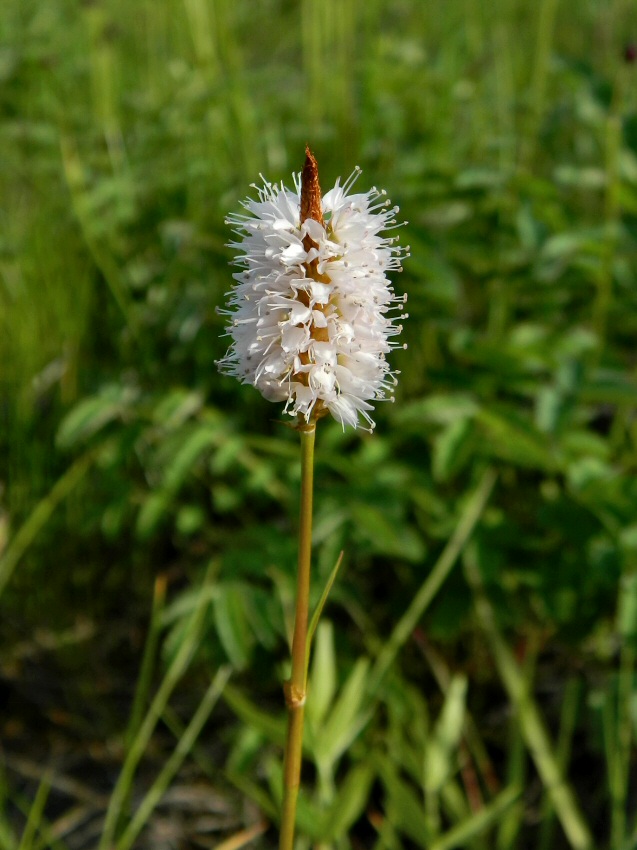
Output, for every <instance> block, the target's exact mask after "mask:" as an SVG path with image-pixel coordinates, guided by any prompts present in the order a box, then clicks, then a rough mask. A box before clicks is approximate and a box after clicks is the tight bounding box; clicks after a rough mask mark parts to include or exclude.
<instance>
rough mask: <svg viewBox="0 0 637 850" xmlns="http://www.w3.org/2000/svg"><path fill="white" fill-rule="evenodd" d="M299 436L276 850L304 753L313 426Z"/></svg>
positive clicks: (290, 821) (290, 818)
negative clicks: (298, 489) (293, 596)
mask: <svg viewBox="0 0 637 850" xmlns="http://www.w3.org/2000/svg"><path fill="white" fill-rule="evenodd" d="M299 433H300V435H301V516H300V523H299V559H298V567H297V577H296V614H295V618H294V635H293V638H292V675H291V676H290V680H289V682H287V683H286V688H285V700H286V703H287V707H288V734H287V740H286V744H285V760H284V765H283V809H282V813H281V836H280V840H279V850H293V847H294V824H295V820H296V800H297V797H298V794H299V785H300V781H301V756H302V752H303V716H304V711H305V689H306V682H307V660H306V659H307V628H308V620H309V608H310V563H311V557H312V495H313V490H314V438H315V436H316V423H315V422H311V423H309V424H308V425H306V426H304V427H303V428H302V429H301V430H300V431H299Z"/></svg>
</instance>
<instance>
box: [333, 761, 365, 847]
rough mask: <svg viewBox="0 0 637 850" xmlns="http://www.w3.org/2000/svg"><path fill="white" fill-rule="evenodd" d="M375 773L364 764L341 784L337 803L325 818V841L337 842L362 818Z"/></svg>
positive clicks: (354, 769) (355, 769)
mask: <svg viewBox="0 0 637 850" xmlns="http://www.w3.org/2000/svg"><path fill="white" fill-rule="evenodd" d="M374 774H375V771H374V769H373V768H372V766H371V765H370V764H368V763H367V762H363V763H362V764H357V765H356V766H355V767H353V768H352V769H351V770H350V772H349V773H348V774H347V776H346V777H345V778H344V779H343V780H341V782H340V783H339V788H338V794H337V797H336V802H335V803H334V805H333V806H331V808H330V809H329V811H328V812H327V813H326V816H324V818H323V822H324V823H325V827H326V828H324V833H323V835H322V836H321V838H322V839H323V840H324V841H335V840H336V839H338V838H342V837H343V836H344V835H346V834H347V831H348V830H349V829H350V827H351V826H352V825H353V824H354V823H355V822H356V821H357V820H358V819H359V818H360V816H361V815H362V813H363V812H364V810H365V806H366V805H367V801H368V796H369V789H370V787H371V784H372V781H373V779H374Z"/></svg>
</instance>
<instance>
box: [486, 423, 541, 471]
mask: <svg viewBox="0 0 637 850" xmlns="http://www.w3.org/2000/svg"><path fill="white" fill-rule="evenodd" d="M476 419H477V421H478V422H479V423H480V426H481V428H482V430H483V431H484V434H485V436H486V438H487V440H486V443H485V444H484V448H485V449H486V450H487V451H488V452H489V454H492V455H495V456H496V457H500V458H502V459H503V460H507V461H510V462H513V463H516V464H518V465H520V466H523V467H527V468H531V469H537V468H539V469H544V470H547V471H552V470H554V469H555V467H556V459H555V456H554V453H553V451H552V450H551V448H550V443H549V442H548V440H547V439H546V438H544V437H543V435H541V434H540V432H539V431H536V430H535V429H533V428H532V427H531V426H529V425H528V424H527V423H523V422H522V421H520V420H519V419H518V418H517V417H516V418H514V417H513V416H511V415H505V414H502V413H496V412H495V411H492V410H487V409H483V410H481V411H480V412H479V413H478V414H477V417H476Z"/></svg>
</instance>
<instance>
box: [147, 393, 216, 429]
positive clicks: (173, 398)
mask: <svg viewBox="0 0 637 850" xmlns="http://www.w3.org/2000/svg"><path fill="white" fill-rule="evenodd" d="M203 401H204V400H203V396H202V395H201V393H199V392H192V391H190V390H186V389H183V388H179V389H175V390H172V391H171V392H169V393H168V394H167V395H165V396H162V397H161V399H160V401H159V403H158V404H157V405H156V406H155V409H154V410H153V420H154V421H155V422H156V423H157V424H158V425H161V427H162V428H165V429H166V430H173V429H175V428H179V427H180V426H181V425H183V424H184V422H186V421H187V420H188V419H190V418H191V417H193V416H194V415H195V414H196V413H198V412H199V411H200V410H201V408H202V406H203Z"/></svg>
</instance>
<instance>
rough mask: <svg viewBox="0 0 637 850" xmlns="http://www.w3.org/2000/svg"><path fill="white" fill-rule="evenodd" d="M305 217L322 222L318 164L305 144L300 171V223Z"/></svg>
mask: <svg viewBox="0 0 637 850" xmlns="http://www.w3.org/2000/svg"><path fill="white" fill-rule="evenodd" d="M306 218H312V219H314V221H318V223H319V224H323V212H322V210H321V187H320V185H319V177H318V165H317V163H316V160H315V159H314V155H313V154H312V151H311V150H310V149H309V147H307V146H306V148H305V165H304V166H303V171H302V173H301V224H303V222H304V221H305V219H306Z"/></svg>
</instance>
